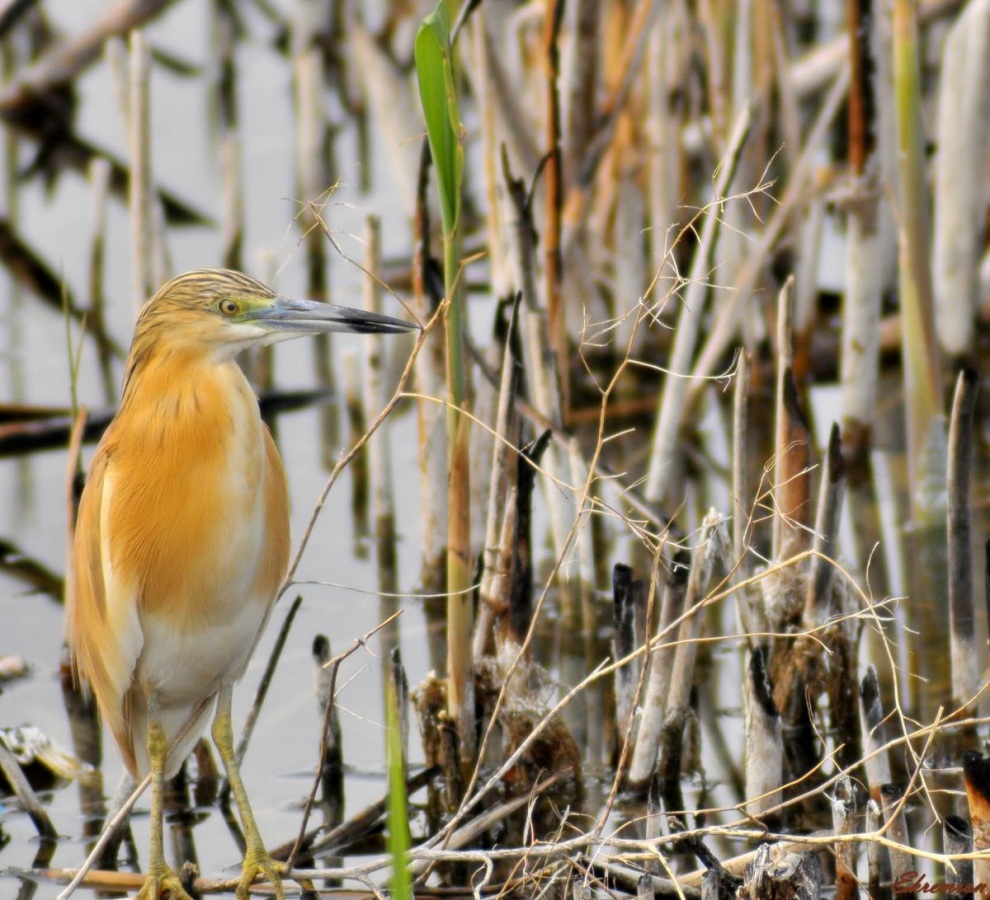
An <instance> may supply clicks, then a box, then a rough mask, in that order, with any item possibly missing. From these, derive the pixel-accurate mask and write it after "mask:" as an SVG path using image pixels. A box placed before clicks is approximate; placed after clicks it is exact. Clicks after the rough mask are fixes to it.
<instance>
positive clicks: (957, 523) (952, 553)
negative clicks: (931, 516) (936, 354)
mask: <svg viewBox="0 0 990 900" xmlns="http://www.w3.org/2000/svg"><path fill="white" fill-rule="evenodd" d="M978 391H979V376H978V375H977V373H976V372H974V371H973V370H972V369H967V370H965V371H963V372H960V373H959V378H958V379H957V380H956V390H955V395H954V397H953V401H952V413H951V416H950V418H949V460H948V471H947V472H946V492H947V494H948V503H947V536H948V575H949V578H948V600H949V647H950V652H949V656H950V659H951V660H952V698H953V701H954V702H955V703H956V704H959V705H963V706H964V708H965V712H964V713H963V715H965V716H969V715H974V714H975V706H976V696H977V694H978V693H979V691H980V688H981V687H982V685H983V677H982V673H983V655H984V654H983V653H982V652H981V650H980V648H981V647H982V646H984V644H985V640H979V639H978V637H977V633H976V603H975V597H974V593H973V569H974V565H975V561H974V559H973V500H972V476H973V444H974V440H975V436H974V433H973V428H974V422H973V416H974V413H975V411H976V399H977V393H978ZM975 738H976V735H975V733H972V732H971V733H970V734H969V740H970V741H972V740H975Z"/></svg>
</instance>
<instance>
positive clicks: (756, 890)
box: [736, 844, 822, 900]
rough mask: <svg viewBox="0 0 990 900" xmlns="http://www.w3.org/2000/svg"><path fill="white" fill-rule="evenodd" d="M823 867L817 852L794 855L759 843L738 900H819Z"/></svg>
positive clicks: (781, 848) (778, 846)
mask: <svg viewBox="0 0 990 900" xmlns="http://www.w3.org/2000/svg"><path fill="white" fill-rule="evenodd" d="M821 894H822V867H821V863H820V862H819V861H818V854H817V853H793V852H788V850H787V849H786V848H784V847H782V846H781V845H780V844H761V845H760V847H759V848H758V849H757V851H756V858H755V859H754V860H753V861H752V862H751V863H750V864H749V865H747V866H746V878H745V881H744V883H743V886H742V887H741V888H739V891H738V892H737V894H736V897H737V898H738V900H819V898H820V897H821Z"/></svg>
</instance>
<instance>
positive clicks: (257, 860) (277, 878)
mask: <svg viewBox="0 0 990 900" xmlns="http://www.w3.org/2000/svg"><path fill="white" fill-rule="evenodd" d="M287 871H288V869H287V868H286V865H285V863H282V862H276V861H275V860H274V859H272V857H271V854H270V853H269V852H268V851H267V850H266V849H265V848H264V847H248V851H247V853H245V854H244V868H243V869H242V870H241V880H240V881H239V882H238V884H237V891H236V893H235V894H234V896H235V897H236V900H246V898H247V895H248V889H249V888H250V887H251V885H252V884H254V880H255V879H256V878H257V877H258V876H259V875H261V876H263V877H264V879H265V880H266V881H268V882H270V883H271V885H272V887H273V888H274V889H275V896H276V897H277V898H278V900H285V894H284V892H283V891H282V876H283V875H285V873H286V872H287Z"/></svg>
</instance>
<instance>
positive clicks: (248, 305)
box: [131, 269, 417, 360]
mask: <svg viewBox="0 0 990 900" xmlns="http://www.w3.org/2000/svg"><path fill="white" fill-rule="evenodd" d="M416 327H417V326H415V325H411V324H409V323H408V322H404V321H402V320H401V319H394V318H392V317H391V316H383V315H378V314H376V313H370V312H364V311H363V310H358V309H350V308H348V307H346V306H332V305H330V304H328V303H318V302H316V301H313V300H289V299H286V298H284V297H281V296H279V295H278V294H276V293H275V292H274V291H273V290H271V288H269V287H266V286H265V285H264V284H262V283H261V282H260V281H255V279H253V278H249V277H248V276H247V275H242V274H241V273H240V272H234V271H231V270H229V269H197V270H194V271H192V272H186V273H185V274H184V275H180V276H178V277H177V278H173V279H172V280H171V281H169V282H168V283H167V284H165V285H163V286H162V287H161V288H160V289H159V290H158V291H157V292H156V293H155V295H154V296H153V297H152V298H151V299H150V300H149V301H148V302H147V303H146V304H145V305H144V307H143V308H142V310H141V313H140V315H139V316H138V320H137V324H136V326H135V331H134V343H133V347H132V351H131V355H132V357H134V356H135V354H136V353H138V352H146V351H149V350H152V349H167V350H176V351H184V352H191V353H195V354H199V353H202V354H203V355H206V356H209V357H212V358H213V359H216V360H222V359H230V358H231V357H233V356H235V355H236V354H238V353H240V352H241V351H242V350H246V349H247V348H248V347H256V346H260V345H264V344H271V343H275V342H276V341H284V340H289V339H290V338H294V337H300V336H302V335H305V334H319V333H326V332H331V331H346V332H354V333H358V334H365V333H369V332H384V333H390V334H396V333H400V332H406V331H414V330H416Z"/></svg>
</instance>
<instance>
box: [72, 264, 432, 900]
mask: <svg viewBox="0 0 990 900" xmlns="http://www.w3.org/2000/svg"><path fill="white" fill-rule="evenodd" d="M413 327H414V326H411V325H408V324H407V323H405V322H403V321H401V320H399V319H393V318H390V317H388V316H381V315H375V314H372V313H367V312H362V311H359V310H352V309H347V308H344V307H339V306H331V305H328V304H325V303H316V302H313V301H308V300H288V299H284V298H282V297H279V296H278V295H277V294H275V293H274V292H273V291H271V290H269V288H267V287H265V286H264V285H263V284H260V283H259V282H257V281H255V280H254V279H252V278H248V277H247V276H245V275H241V274H239V273H237V272H231V271H227V270H219V269H204V270H198V271H194V272H189V273H187V274H185V275H181V276H179V277H178V278H176V279H174V280H173V281H170V282H169V283H168V284H166V285H165V286H164V287H162V288H161V289H160V290H159V291H158V292H157V293H156V294H155V295H154V296H153V297H152V298H151V299H150V300H149V301H148V302H147V303H146V304H145V306H144V308H143V309H142V310H141V313H140V315H139V317H138V320H137V325H136V327H135V332H134V339H133V342H132V344H131V350H130V355H129V356H128V359H127V365H126V369H125V374H124V388H123V398H122V400H121V404H120V409H119V411H118V412H117V415H116V417H115V418H114V420H113V422H112V423H111V425H110V427H109V428H108V429H107V431H106V434H105V435H104V436H103V440H102V441H101V442H100V445H99V447H98V448H97V451H96V454H95V455H94V457H93V460H92V463H91V465H90V469H89V477H88V479H87V483H86V487H85V489H84V491H83V494H82V499H81V501H80V506H79V516H78V520H77V525H76V537H75V564H74V573H73V589H72V590H71V592H70V604H69V618H68V638H69V646H70V648H71V651H72V655H73V659H74V664H75V667H76V670H77V672H78V674H79V675H80V676H81V678H82V680H84V681H85V682H86V683H88V684H89V686H90V688H91V690H92V691H93V693H94V694H95V696H96V699H97V702H98V704H99V707H100V710H101V712H102V714H103V717H104V720H105V721H106V723H107V724H108V726H109V728H110V730H111V731H112V732H113V735H114V738H115V739H116V741H117V745H118V746H119V748H120V751H121V754H122V755H123V758H124V762H125V764H126V766H127V768H128V770H129V771H130V773H131V775H132V776H134V777H135V778H143V777H144V776H145V775H146V774H147V773H148V772H149V771H150V772H151V775H152V799H151V816H152V818H151V852H150V857H149V860H148V868H147V877H146V880H145V883H144V887H143V888H142V890H141V893H140V895H139V896H140V897H141V898H148V900H151V898H156V897H158V896H160V895H161V894H162V893H164V892H165V891H169V892H171V895H172V896H173V897H178V898H183V900H188V895H187V894H186V892H185V891H184V890H183V889H182V887H181V885H180V883H179V880H178V878H177V876H176V875H175V873H174V872H173V871H172V869H171V868H170V867H169V866H168V864H167V863H166V861H165V856H164V850H163V823H162V809H163V786H164V781H165V779H166V778H169V777H171V776H172V775H174V774H175V773H176V772H177V771H178V769H179V767H180V766H181V765H182V762H183V760H184V759H185V758H186V756H187V755H188V753H189V752H190V750H191V749H192V747H193V746H194V745H195V743H196V741H197V740H198V739H199V737H200V735H201V733H202V732H203V730H204V729H205V727H206V725H207V722H208V720H209V717H210V714H211V711H212V707H214V706H215V708H216V713H215V716H214V719H213V739H214V741H215V742H216V745H217V750H218V752H219V754H220V757H221V759H222V761H223V764H224V767H225V769H226V772H227V778H228V782H229V784H230V788H231V792H232V794H233V796H234V799H235V801H236V803H237V807H238V811H239V812H240V816H241V820H242V823H243V826H244V835H245V841H246V845H247V851H246V854H245V859H244V868H243V873H242V876H241V880H240V883H239V886H238V889H237V897H239V898H243V897H245V896H246V895H247V891H248V887H249V886H250V885H251V883H252V882H253V881H254V879H255V878H256V876H258V875H263V876H265V877H267V878H268V879H269V880H270V881H271V882H272V884H273V885H274V886H275V888H276V893H277V895H278V896H279V897H282V896H283V892H282V888H281V882H280V878H279V871H278V867H277V866H276V865H275V864H274V862H273V861H272V859H271V857H270V856H269V854H268V852H267V851H266V850H265V847H264V844H263V842H262V839H261V835H260V833H259V831H258V826H257V824H256V822H255V819H254V815H253V814H252V812H251V807H250V804H249V803H248V798H247V794H246V792H245V790H244V784H243V782H242V780H241V776H240V773H239V771H238V766H237V763H236V761H235V758H234V747H233V729H232V726H231V692H232V688H233V685H234V683H235V682H236V681H237V680H238V679H239V678H240V677H241V676H242V675H243V673H244V670H245V668H246V666H247V663H248V659H249V658H250V656H251V653H252V651H253V650H254V647H255V645H256V644H257V642H258V638H259V635H260V634H261V631H262V629H263V628H264V626H265V622H266V621H267V619H268V616H269V613H270V612H271V609H272V606H273V604H274V602H275V598H276V595H277V593H278V590H279V587H280V585H281V583H282V580H283V578H284V577H285V574H286V570H287V566H288V559H289V513H288V497H287V491H286V482H285V473H284V472H283V469H282V463H281V460H280V459H279V455H278V451H277V450H276V448H275V443H274V442H273V440H272V437H271V434H270V433H269V432H268V429H267V428H266V427H265V425H264V424H263V423H262V421H261V417H260V415H259V412H258V403H257V400H256V398H255V395H254V393H253V391H252V390H251V387H250V385H249V384H248V381H247V379H246V378H245V377H244V375H243V374H242V373H241V370H240V369H239V368H238V366H237V364H236V362H235V360H234V358H235V357H236V356H237V354H238V353H239V352H240V351H242V350H244V349H246V348H248V347H255V346H259V345H263V344H270V343H273V342H275V341H281V340H286V339H289V338H294V337H298V336H300V335H304V334H312V333H318V332H331V331H346V332H393V333H395V332H403V331H411V330H413Z"/></svg>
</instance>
